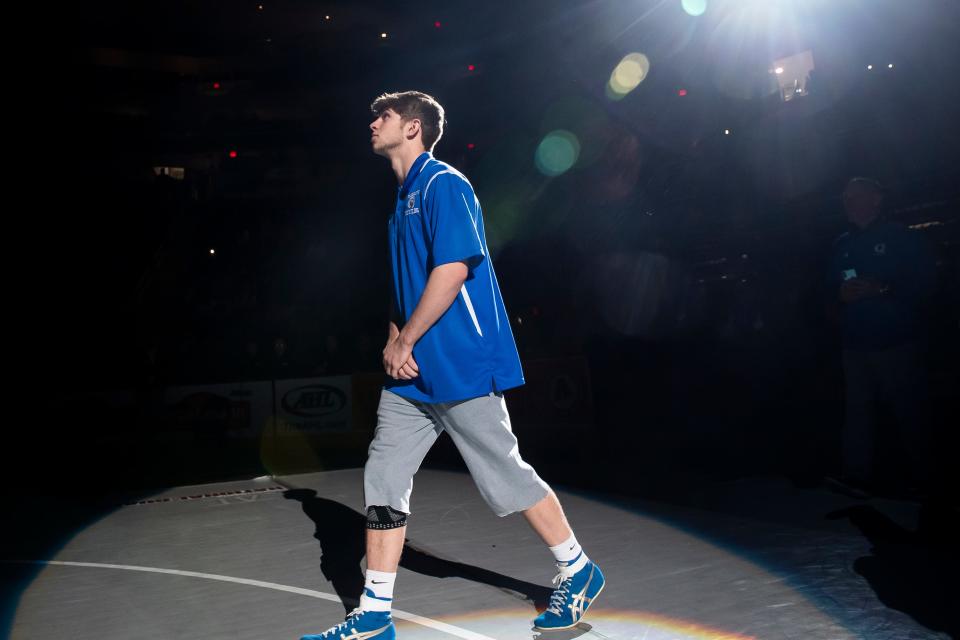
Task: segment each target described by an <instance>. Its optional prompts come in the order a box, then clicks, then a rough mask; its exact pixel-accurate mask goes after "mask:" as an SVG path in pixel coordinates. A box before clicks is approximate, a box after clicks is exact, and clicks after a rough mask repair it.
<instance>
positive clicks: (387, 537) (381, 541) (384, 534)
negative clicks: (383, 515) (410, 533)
mask: <svg viewBox="0 0 960 640" xmlns="http://www.w3.org/2000/svg"><path fill="white" fill-rule="evenodd" d="M406 533H407V525H403V526H402V527H397V528H396V529H367V569H372V570H374V571H384V572H386V573H396V572H397V566H398V565H399V564H400V553H401V552H402V551H403V541H404V536H405V535H406Z"/></svg>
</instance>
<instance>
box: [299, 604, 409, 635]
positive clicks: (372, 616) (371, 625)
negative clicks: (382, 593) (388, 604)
mask: <svg viewBox="0 0 960 640" xmlns="http://www.w3.org/2000/svg"><path fill="white" fill-rule="evenodd" d="M396 637H397V628H396V627H394V626H393V618H391V617H390V612H389V611H364V610H363V609H361V608H360V607H357V608H356V609H354V610H353V611H351V612H350V613H349V614H348V615H347V619H346V620H344V621H343V622H341V623H340V624H338V625H337V626H335V627H330V628H329V629H327V630H326V631H324V632H323V633H319V634H314V635H308V636H301V637H300V640H373V638H376V640H394V639H395V638H396Z"/></svg>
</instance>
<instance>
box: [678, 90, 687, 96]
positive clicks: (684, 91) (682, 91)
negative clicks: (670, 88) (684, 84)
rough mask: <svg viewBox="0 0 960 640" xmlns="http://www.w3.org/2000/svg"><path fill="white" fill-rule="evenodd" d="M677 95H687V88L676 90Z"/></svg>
mask: <svg viewBox="0 0 960 640" xmlns="http://www.w3.org/2000/svg"><path fill="white" fill-rule="evenodd" d="M677 95H678V96H685V95H687V90H686V89H680V90H679V91H677Z"/></svg>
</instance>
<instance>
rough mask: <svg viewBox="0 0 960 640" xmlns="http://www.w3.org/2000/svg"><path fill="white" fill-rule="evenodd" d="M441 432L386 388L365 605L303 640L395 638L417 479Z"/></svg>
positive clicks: (375, 461) (369, 483)
mask: <svg viewBox="0 0 960 640" xmlns="http://www.w3.org/2000/svg"><path fill="white" fill-rule="evenodd" d="M441 431H442V428H441V427H439V426H437V425H435V424H434V423H433V418H432V417H431V416H430V415H429V414H427V413H426V412H424V411H423V408H422V406H421V405H420V404H419V403H415V402H412V401H410V400H408V399H406V398H403V397H401V396H399V395H397V394H395V393H393V392H391V391H388V390H386V389H384V390H383V391H382V392H381V394H380V405H379V407H378V409H377V428H376V431H375V432H374V437H373V441H372V442H371V443H370V446H369V448H368V450H367V454H368V455H367V462H366V464H365V465H364V471H363V483H364V484H363V493H364V504H365V506H366V511H367V527H366V542H367V570H366V574H365V578H364V586H363V593H362V594H361V595H360V606H359V607H357V608H356V609H354V610H353V611H352V612H350V614H349V615H348V616H347V619H346V620H345V621H343V622H341V623H339V624H337V625H335V626H333V627H331V628H330V629H327V630H326V631H324V632H323V633H319V634H313V635H305V636H302V637H301V640H341V637H342V636H350V637H356V635H357V634H360V635H362V636H363V637H365V638H366V639H367V640H394V639H395V637H396V629H395V628H394V625H393V622H392V619H391V616H390V610H391V605H392V602H393V586H394V582H395V579H396V575H397V565H398V563H399V561H400V553H401V551H402V550H403V541H404V535H405V534H406V531H407V527H406V518H407V516H408V515H409V513H410V507H409V504H410V494H411V492H412V490H413V476H414V474H416V472H417V470H418V469H419V468H420V463H421V462H422V461H423V458H424V456H426V454H427V451H429V449H430V447H431V446H432V445H433V443H434V442H435V441H436V439H437V436H438V435H439V434H440V432H441Z"/></svg>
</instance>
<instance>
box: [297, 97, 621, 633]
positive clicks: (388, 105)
mask: <svg viewBox="0 0 960 640" xmlns="http://www.w3.org/2000/svg"><path fill="white" fill-rule="evenodd" d="M371 109H372V111H373V113H374V115H375V120H374V121H373V122H371V123H370V131H371V139H370V141H371V145H372V146H373V151H374V153H376V154H378V155H381V156H383V157H385V158H387V159H388V160H389V161H390V165H391V168H392V169H393V172H394V174H395V175H396V177H397V182H398V183H399V185H400V187H399V191H398V198H397V202H396V207H395V210H394V212H393V215H392V217H391V218H390V221H389V225H388V230H389V242H390V257H391V264H392V268H393V289H392V295H391V304H390V315H391V319H390V321H389V323H388V338H387V344H386V347H385V348H384V350H383V366H384V370H385V371H386V373H387V375H388V376H389V378H388V380H387V382H386V384H385V385H384V388H383V390H382V391H381V396H380V405H379V407H378V410H377V428H376V431H375V434H374V438H373V441H372V442H371V443H370V447H369V450H368V458H367V463H366V466H365V467H364V502H365V506H366V512H367V531H366V536H367V571H366V582H365V585H364V589H363V594H362V595H361V596H360V606H359V607H357V608H356V609H354V610H353V611H351V612H350V614H349V615H348V616H347V619H346V620H345V621H344V622H341V623H340V624H338V625H336V626H334V627H331V628H330V629H328V630H327V631H325V632H323V633H321V634H318V635H306V636H303V637H302V638H301V640H319V639H323V640H327V639H331V638H336V639H337V640H349V639H353V640H368V639H373V638H377V640H392V639H393V638H394V637H395V636H396V629H395V628H394V625H393V621H392V619H391V616H390V611H391V604H392V600H393V589H394V582H395V579H396V575H397V566H398V563H399V560H400V554H401V551H402V549H403V541H404V536H405V534H406V524H407V517H408V516H409V515H410V495H411V492H412V489H413V476H414V474H415V473H416V472H417V470H418V469H419V467H420V463H421V462H422V461H423V458H424V456H426V454H427V451H429V449H430V447H431V446H432V445H433V443H434V442H435V441H436V439H437V437H438V436H439V435H440V433H441V432H442V431H446V432H447V433H448V434H450V438H451V439H452V440H453V442H454V444H455V445H456V447H457V449H458V450H459V451H460V454H461V455H462V456H463V459H464V461H465V462H466V464H467V468H468V469H469V470H470V474H471V476H472V477H473V479H474V482H476V484H477V487H478V489H479V490H480V494H481V496H482V497H483V499H484V500H485V501H486V502H487V504H488V505H489V506H490V508H491V509H492V510H493V511H494V513H496V514H497V515H498V516H500V517H503V516H506V515H509V514H511V513H514V512H518V511H519V512H522V513H523V515H524V516H525V517H526V519H527V521H528V522H529V523H530V526H531V527H532V528H533V529H534V531H536V532H537V534H538V535H539V536H540V537H541V538H542V539H543V541H544V543H545V544H546V545H547V546H548V547H549V549H550V551H551V552H552V553H553V555H554V558H555V561H556V565H557V568H558V570H559V573H558V574H557V575H556V576H555V577H554V580H553V582H554V584H555V585H557V587H556V589H555V590H554V592H553V594H552V595H551V597H550V603H549V606H548V607H547V609H546V610H545V611H544V612H543V613H541V614H540V615H539V616H537V617H536V618H535V619H534V621H533V623H534V627H535V628H536V629H538V630H556V629H568V628H570V627H573V626H574V625H576V624H577V623H578V622H579V621H580V620H581V618H582V617H583V615H584V613H586V611H587V609H588V608H589V607H590V605H591V604H592V603H593V600H594V598H596V596H597V594H599V593H600V590H601V589H602V588H603V585H604V577H603V574H602V573H601V571H600V568H599V567H598V566H597V565H596V564H595V563H594V562H592V561H591V560H590V559H589V558H587V556H586V554H585V553H584V552H583V550H582V549H581V547H580V544H579V543H578V542H577V539H576V536H575V535H574V533H573V531H572V530H571V529H570V526H569V524H568V523H567V520H566V517H565V516H564V513H563V509H562V508H561V506H560V502H559V501H558V499H557V496H556V494H555V493H554V492H553V491H552V490H551V488H550V486H549V485H548V484H547V483H546V482H544V481H543V480H542V479H541V478H540V477H539V476H538V475H537V473H536V471H535V470H534V469H533V467H531V466H530V465H529V464H527V463H526V462H525V461H524V460H523V459H522V458H521V456H520V453H519V450H518V446H517V439H516V437H515V436H514V435H513V433H512V431H511V428H510V417H509V415H508V413H507V407H506V402H505V399H504V397H503V391H504V390H506V389H509V388H512V387H517V386H520V385H522V384H524V379H523V371H522V369H521V366H520V358H519V356H518V354H517V348H516V344H515V343H514V340H513V334H512V332H511V330H510V323H509V316H508V315H507V312H506V308H505V307H504V304H503V299H502V297H501V295H500V289H499V286H498V285H497V279H496V275H495V273H494V270H493V264H492V263H491V261H490V257H489V253H488V250H487V243H486V235H485V232H484V225H483V216H482V211H481V208H480V202H479V200H478V199H477V197H476V195H475V194H474V192H473V187H472V186H471V185H470V182H469V181H468V180H467V179H466V177H464V175H463V174H461V173H460V172H459V171H457V170H456V169H455V168H453V167H452V166H450V165H449V164H446V163H444V162H441V161H439V160H437V159H436V158H434V157H433V155H432V151H433V148H434V145H436V143H437V141H438V140H439V139H440V136H441V135H442V134H443V126H444V123H445V120H444V110H443V107H442V106H440V104H439V103H438V102H437V101H436V100H435V99H434V98H433V97H431V96H429V95H427V94H424V93H421V92H418V91H407V92H403V93H390V94H384V95H382V96H380V97H379V98H377V99H376V100H375V101H374V102H373V104H372V105H371Z"/></svg>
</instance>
